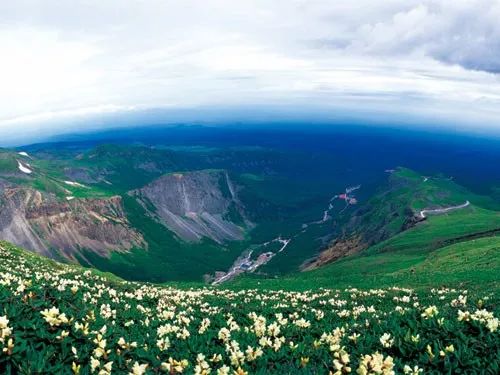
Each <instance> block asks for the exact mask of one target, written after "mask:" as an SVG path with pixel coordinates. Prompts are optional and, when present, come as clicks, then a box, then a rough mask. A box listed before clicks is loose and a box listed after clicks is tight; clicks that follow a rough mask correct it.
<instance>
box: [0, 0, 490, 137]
mask: <svg viewBox="0 0 500 375" xmlns="http://www.w3.org/2000/svg"><path fill="white" fill-rule="evenodd" d="M499 20H500V1H494V0H484V1H483V0H477V1H461V0H453V1H448V0H444V1H416V0H415V1H414V0H402V1H393V0H383V1H382V0H381V1H374V0H356V1H305V0H283V1H279V0H275V1H272V0H263V1H245V0H237V1H235V0H228V1H222V0H221V1H214V0H205V1H201V0H200V1H189V0H177V1H167V0H149V1H148V0H143V1H139V0H136V1H132V0H120V1H116V0H113V1H111V0H95V1H94V0H72V1H56V0H39V1H34V0H31V1H29V0H16V1H1V2H0V135H1V134H4V136H7V135H9V134H10V135H12V134H13V133H18V132H19V129H23V130H25V131H30V129H35V128H38V130H40V129H42V130H46V129H47V130H48V129H52V128H54V127H55V126H56V124H59V125H57V126H65V127H66V128H70V129H71V126H72V125H71V124H74V123H75V124H76V122H77V121H78V123H79V124H80V125H78V126H92V122H93V121H94V119H96V118H99V116H107V115H110V114H120V115H122V116H126V114H128V113H133V114H134V116H135V117H134V118H137V119H138V121H140V113H141V112H142V111H144V110H149V109H162V110H164V111H165V113H166V115H165V120H166V121H168V111H169V110H178V109H184V110H186V109H187V110H186V112H185V113H189V111H190V110H192V109H196V108H210V107H217V108H220V110H221V111H228V112H231V111H232V110H233V111H234V112H235V113H238V110H237V109H238V108H245V107H246V108H247V107H252V108H259V107H260V106H265V107H266V108H268V109H270V113H271V112H272V108H274V107H276V108H279V109H280V112H279V113H286V111H287V108H290V113H297V112H301V113H302V114H305V116H306V117H307V114H308V113H313V112H314V113H324V114H325V116H326V117H328V115H331V116H332V118H334V117H335V115H338V114H342V113H343V114H346V113H355V114H357V115H359V116H361V117H363V116H365V117H366V118H367V119H368V118H369V117H370V116H376V115H377V114H378V115H380V116H387V118H389V119H390V118H393V119H394V120H395V121H398V120H399V119H401V120H404V119H406V120H408V119H413V118H416V119H420V120H419V121H428V122H430V123H433V124H438V123H440V122H442V123H445V122H447V123H451V124H457V126H470V127H478V128H479V127H489V128H490V129H497V130H498V129H500V21H499ZM318 111H319V112H318ZM193 113H194V111H193ZM422 119H423V120H422ZM410 122H411V121H410ZM96 123H97V122H96ZM61 124H64V125H61ZM82 124H83V125H82ZM75 126H76V125H75ZM6 134H7V135H6Z"/></svg>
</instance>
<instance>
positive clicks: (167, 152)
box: [0, 129, 500, 284]
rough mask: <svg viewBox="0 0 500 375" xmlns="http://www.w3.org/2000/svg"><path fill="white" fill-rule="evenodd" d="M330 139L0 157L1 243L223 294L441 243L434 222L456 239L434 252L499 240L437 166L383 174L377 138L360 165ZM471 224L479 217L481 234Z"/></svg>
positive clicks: (492, 211) (390, 161)
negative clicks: (473, 240)
mask: <svg viewBox="0 0 500 375" xmlns="http://www.w3.org/2000/svg"><path fill="white" fill-rule="evenodd" d="M175 131H180V130H178V129H176V130H175ZM175 131H174V130H172V131H171V133H172V134H175ZM183 131H184V130H183ZM186 131H187V130H186ZM196 131H199V129H197V130H196ZM328 137H329V136H324V137H323V138H324V139H329V142H328V143H325V144H321V142H320V143H318V138H317V137H316V136H315V137H313V138H311V142H312V141H313V140H314V144H313V143H308V142H307V141H306V142H304V144H303V145H302V146H301V148H298V149H297V148H294V147H291V146H290V145H292V144H294V143H293V141H292V140H293V139H294V138H293V137H292V136H290V139H289V140H287V138H286V137H284V138H283V136H282V137H281V138H280V141H279V142H278V143H276V144H267V145H263V144H259V143H260V142H261V141H260V139H261V138H257V137H256V136H255V135H253V133H249V135H248V136H246V137H244V139H246V140H247V142H251V143H252V146H251V147H250V146H249V145H246V144H244V143H243V144H242V143H241V141H239V140H235V141H231V142H230V143H224V142H221V141H220V139H223V138H221V137H219V136H218V137H217V141H215V140H214V141H211V140H210V138H208V139H207V140H206V142H207V143H206V144H201V145H200V144H184V145H182V146H181V145H176V144H173V145H172V144H171V145H168V144H162V143H161V142H165V141H161V140H162V139H167V138H169V137H165V136H154V140H155V143H151V142H152V140H151V139H147V138H146V139H142V140H140V139H136V140H135V143H129V142H122V143H108V142H102V143H101V142H98V143H75V142H69V143H64V144H59V145H58V146H57V147H54V146H53V145H52V144H50V143H49V144H40V145H32V146H23V147H22V148H20V149H17V150H1V151H0V205H1V207H2V210H1V211H0V238H2V239H4V240H8V241H10V242H12V243H14V244H17V245H20V246H22V247H25V248H27V249H29V250H31V251H35V252H37V253H39V254H43V255H45V256H49V257H52V258H54V259H58V260H61V261H65V262H70V263H80V264H82V265H84V266H91V267H97V268H99V269H101V270H103V271H109V272H113V273H115V274H117V275H119V276H121V277H124V278H128V279H132V280H144V281H154V282H164V281H197V282H199V281H202V280H205V282H209V283H215V284H221V283H224V284H225V283H228V282H231V281H233V279H235V278H236V279H237V278H238V277H246V276H245V275H248V276H252V277H254V278H263V279H265V278H274V277H280V276H285V275H288V274H293V273H296V272H298V271H303V272H309V271H312V270H316V269H318V268H322V267H324V266H325V265H329V264H330V263H336V262H338V261H343V260H344V259H348V258H351V257H358V256H366V254H371V253H372V252H374V251H375V250H373V249H378V248H380V246H383V244H385V243H388V244H390V243H392V242H391V241H396V240H397V239H398V238H405V237H406V236H413V234H412V233H414V232H415V231H416V233H419V230H420V229H419V228H424V227H428V226H429V227H430V228H429V230H431V231H432V230H435V231H438V230H439V226H438V222H439V218H440V217H445V218H448V217H455V216H456V217H459V218H460V219H457V225H455V231H454V232H453V233H452V231H451V230H450V233H449V234H446V235H439V237H437V233H436V234H432V238H431V243H432V244H433V245H432V246H431V247H432V249H438V248H439V247H440V246H441V243H442V244H449V243H451V241H455V239H457V241H458V239H459V238H469V236H471V237H473V236H479V233H480V232H486V233H489V231H495V230H496V229H498V227H500V222H499V218H498V215H497V210H498V209H500V208H499V205H498V202H497V201H495V199H493V198H491V196H489V195H488V194H484V193H479V194H478V193H475V192H472V191H471V190H469V189H468V188H466V187H464V186H462V185H460V184H459V183H457V181H456V180H453V179H450V178H449V177H443V175H442V172H447V174H448V176H449V173H450V172H453V171H451V170H447V169H446V163H445V164H442V167H439V166H437V167H438V168H439V169H437V170H436V171H435V172H434V173H430V172H431V171H429V169H428V168H425V169H424V172H425V173H423V172H422V173H419V172H418V171H417V170H416V169H411V168H404V167H391V168H388V167H387V166H388V165H394V164H395V163H399V162H400V161H401V162H405V160H402V154H399V153H395V152H394V151H391V153H390V154H384V151H385V150H388V147H386V146H384V142H392V141H390V140H388V139H386V138H384V137H385V136H380V142H379V143H365V142H362V144H361V145H360V146H359V147H358V148H357V150H358V151H359V150H364V152H363V153H361V154H360V153H357V154H356V153H353V152H347V151H346V150H345V149H344V148H343V147H344V145H345V142H340V140H342V139H343V138H346V137H348V136H347V135H344V134H335V135H334V136H332V137H330V138H328ZM353 137H354V136H353ZM170 138H172V137H170ZM183 138H188V137H187V136H183ZM234 139H236V138H234ZM238 139H240V138H238ZM267 139H269V138H267ZM353 139H354V138H353ZM306 140H307V138H306ZM158 142H160V143H158ZM287 142H289V144H288V143H287ZM356 142H359V138H357V139H356ZM332 144H333V145H334V148H332ZM392 144H393V143H391V145H392ZM403 146H404V145H402V146H401V147H403ZM309 147H311V149H309ZM371 148H376V149H377V152H379V154H380V156H379V157H378V158H377V159H375V160H372V158H371V157H370V149H371ZM311 150H313V151H311ZM416 153H417V154H418V150H417V151H416ZM363 155H364V156H363ZM421 155H425V151H422V153H421ZM422 157H423V156H422ZM406 162H407V163H408V164H409V166H410V167H411V164H412V163H413V164H414V162H411V161H409V160H408V161H406ZM413 167H414V168H415V167H416V168H417V169H418V168H419V167H418V165H414V166H413ZM441 168H444V169H441ZM28 169H29V172H28ZM472 172H473V170H472V169H471V173H472ZM464 176H465V175H464ZM493 177H494V176H493V175H492V178H493ZM467 181H470V182H472V181H474V179H466V182H467ZM335 192H337V193H336V194H335ZM340 192H341V193H340ZM464 202H466V203H464ZM477 212H483V214H484V215H486V213H488V214H487V215H486V216H487V217H488V218H486V217H485V219H484V220H485V221H484V222H485V224H486V222H487V223H488V224H487V225H485V226H484V227H481V228H477V225H476V224H477V221H476V220H477V217H476V216H475V213H477ZM445 229H446V228H443V231H445ZM426 235H427V234H426ZM413 244H414V245H412V246H414V247H415V249H417V246H420V245H419V244H420V241H419V240H417V239H415V240H413ZM390 251H392V250H390ZM398 256H399V255H398Z"/></svg>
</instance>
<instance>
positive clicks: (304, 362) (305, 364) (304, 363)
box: [300, 357, 309, 367]
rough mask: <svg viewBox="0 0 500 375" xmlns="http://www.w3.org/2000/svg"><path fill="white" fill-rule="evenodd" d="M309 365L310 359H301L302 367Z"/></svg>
mask: <svg viewBox="0 0 500 375" xmlns="http://www.w3.org/2000/svg"><path fill="white" fill-rule="evenodd" d="M308 363H309V357H300V366H301V367H306V366H307V364H308Z"/></svg>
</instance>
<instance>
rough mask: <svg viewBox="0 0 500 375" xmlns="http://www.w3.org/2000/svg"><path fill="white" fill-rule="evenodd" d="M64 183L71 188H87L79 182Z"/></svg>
mask: <svg viewBox="0 0 500 375" xmlns="http://www.w3.org/2000/svg"><path fill="white" fill-rule="evenodd" d="M64 183H65V184H66V185H70V186H78V187H85V185H82V184H80V183H79V182H75V181H64Z"/></svg>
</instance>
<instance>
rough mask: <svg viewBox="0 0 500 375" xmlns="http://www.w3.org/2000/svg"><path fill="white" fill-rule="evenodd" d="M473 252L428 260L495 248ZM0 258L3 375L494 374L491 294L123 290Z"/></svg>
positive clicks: (20, 258)
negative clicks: (21, 374) (128, 374)
mask: <svg viewBox="0 0 500 375" xmlns="http://www.w3.org/2000/svg"><path fill="white" fill-rule="evenodd" d="M478 242H479V243H478ZM476 244H477V245H478V246H477V248H481V249H482V250H481V251H482V253H481V254H479V253H477V254H476V253H475V252H473V253H474V254H473V253H471V252H470V251H471V250H470V249H469V248H464V247H460V245H459V244H455V245H452V246H455V247H456V248H455V249H453V248H452V247H450V248H448V249H443V250H442V252H443V254H442V256H440V257H439V260H430V261H432V264H433V265H434V264H436V267H437V268H438V269H439V268H441V267H445V268H446V267H448V266H450V265H458V264H461V262H462V261H461V260H457V259H456V257H453V254H455V253H456V252H457V251H458V252H459V253H460V254H462V255H466V256H467V257H468V259H472V260H473V259H476V257H477V258H478V259H479V258H480V259H483V256H484V255H485V256H487V257H488V258H489V259H492V260H493V259H494V256H493V255H494V253H493V254H491V253H490V252H491V251H494V249H495V247H496V246H497V244H495V243H492V242H488V241H486V239H481V240H476ZM457 247H458V248H457ZM488 254H489V255H488ZM0 256H1V257H2V263H1V264H0V285H2V287H1V288H0V349H1V352H2V355H1V356H0V372H1V373H5V374H17V373H50V374H82V375H87V374H91V373H99V374H102V375H105V374H110V373H120V374H122V373H123V374H126V373H130V374H134V375H142V374H146V375H149V374H159V373H166V374H179V373H188V374H191V373H193V374H208V373H209V372H210V373H214V374H220V375H223V374H237V375H247V374H261V375H264V374H303V375H306V374H335V375H341V374H346V373H360V374H363V373H380V374H392V373H398V374H399V373H414V371H415V373H417V374H418V373H425V374H439V373H454V374H455V373H457V374H458V373H467V374H471V373H485V374H496V373H498V371H499V370H500V368H499V359H500V358H499V356H498V353H499V351H498V349H499V348H500V335H499V330H498V313H499V312H500V308H499V304H498V303H499V299H498V298H499V295H498V293H496V291H497V290H491V289H486V288H482V289H481V290H477V289H472V290H467V289H466V288H464V287H459V288H441V287H438V286H434V287H432V288H419V289H416V290H415V289H409V288H402V287H401V286H399V285H396V286H392V287H386V288H384V287H381V286H379V285H377V286H376V287H374V288H370V289H368V288H367V289H353V288H332V289H322V288H319V285H316V286H315V287H314V288H311V290H304V291H301V292H297V291H291V290H290V289H288V288H287V287H286V284H283V287H275V288H268V287H269V286H270V285H269V284H268V285H266V290H263V289H262V288H261V289H251V288H248V287H249V286H250V285H247V288H246V289H244V290H241V291H238V290H235V289H221V288H206V287H205V288H199V287H196V286H193V285H191V287H190V288H188V289H186V288H179V287H177V286H172V285H152V284H147V283H131V282H124V281H122V280H120V279H119V278H116V277H111V276H110V275H105V274H102V273H98V272H95V271H93V270H92V271H91V270H84V269H82V268H81V267H79V266H68V265H61V264H58V263H56V262H53V261H50V260H47V259H44V258H42V257H40V256H37V255H35V254H30V253H27V252H25V251H23V250H21V249H18V248H16V247H14V246H12V245H9V244H7V243H4V242H0ZM476 263H477V262H475V261H474V264H476ZM469 265H470V264H463V265H462V266H464V267H468V266H469ZM484 266H486V264H484ZM377 367H378V368H381V370H380V371H379V372H376V371H375V368H377ZM382 369H383V370H382Z"/></svg>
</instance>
